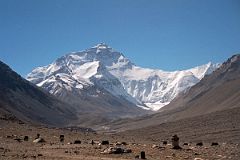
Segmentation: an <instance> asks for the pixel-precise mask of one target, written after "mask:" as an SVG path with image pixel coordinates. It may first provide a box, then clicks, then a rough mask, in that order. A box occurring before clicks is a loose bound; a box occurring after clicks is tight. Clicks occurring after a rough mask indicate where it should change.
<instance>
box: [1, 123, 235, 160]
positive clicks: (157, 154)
mask: <svg viewBox="0 0 240 160" xmlns="http://www.w3.org/2000/svg"><path fill="white" fill-rule="evenodd" d="M179 123H180V122H178V123H172V124H169V125H166V126H159V127H160V128H162V129H163V130H164V129H165V131H166V130H169V131H168V132H164V131H163V130H159V128H157V129H156V130H155V133H154V132H152V130H149V131H151V132H149V134H148V130H144V131H142V132H140V131H138V133H136V132H135V131H128V132H125V133H118V134H100V133H98V134H96V133H92V132H91V133H90V132H89V133H87V132H78V131H75V130H72V131H70V130H66V129H58V128H46V127H41V126H30V125H27V124H19V123H18V122H12V121H6V120H0V124H1V125H0V159H1V160H2V159H3V160H5V159H9V160H19V159H26V160H27V159H45V160H52V159H53V160H75V159H76V160H77V159H86V160H98V159H99V160H100V159H101V160H115V159H116V160H121V159H135V156H136V155H139V154H140V152H141V151H145V152H146V158H147V159H150V160H164V159H169V160H171V159H173V160H179V159H189V160H194V159H195V158H202V159H204V160H207V159H208V160H215V159H234V160H239V158H240V146H239V145H238V144H239V141H238V140H236V139H237V138H236V137H238V136H240V134H239V133H240V132H239V130H238V127H237V129H236V131H233V130H231V131H228V129H226V130H225V131H219V130H216V132H212V130H209V134H210V135H209V134H206V136H205V138H203V137H204V136H203V135H201V134H198V133H197V134H196V135H195V136H194V134H195V133H193V132H191V131H190V130H189V133H188V134H187V131H186V130H185V129H187V128H184V127H185V125H184V124H183V125H182V127H183V128H182V127H181V126H180V124H179ZM194 123H196V122H195V121H193V125H195V124H194ZM196 125H197V124H196ZM196 127H199V126H196ZM181 128H182V130H180V129H181ZM193 128H194V127H193ZM188 129H190V128H188ZM201 130H202V131H203V132H202V133H203V134H205V132H207V131H206V130H204V127H202V128H200V129H199V132H200V131H201ZM194 131H195V129H194ZM159 132H162V133H163V134H162V135H161V134H160V133H159ZM37 133H39V134H40V136H41V137H42V138H44V139H45V141H46V142H45V143H33V140H34V138H35V137H36V135H37ZM173 133H177V134H179V137H180V145H181V146H182V148H183V149H181V150H173V149H171V145H169V144H168V145H163V144H162V142H161V141H162V140H167V141H168V143H170V139H171V136H172V134H173ZM231 133H233V134H232V135H234V134H236V135H235V136H234V137H235V138H232V139H231V140H230V141H228V140H226V139H225V138H226V137H228V136H231ZM61 134H64V135H65V142H64V143H63V144H62V143H60V142H59V135H61ZM183 134H187V135H186V136H184V135H183ZM191 135H192V136H191ZM212 135H214V136H212ZM221 135H227V136H223V139H221ZM24 136H29V141H24V140H22V139H23V137H24ZM188 136H189V139H188V138H187V137H188ZM211 137H215V139H212V138H211ZM216 137H218V139H217V138H216ZM18 138H19V139H20V140H19V139H18ZM77 139H79V140H81V142H82V143H81V144H68V143H69V142H74V140H77ZM202 139H203V146H196V142H199V141H200V140H202ZM91 140H94V141H102V140H109V142H110V144H111V143H115V142H126V143H127V145H122V147H123V148H128V149H131V150H132V153H123V154H101V152H102V151H103V150H104V149H105V148H107V147H108V146H107V145H102V146H101V147H100V146H99V145H97V144H94V145H91V144H89V142H90V141H91ZM211 140H212V141H211ZM213 140H214V142H218V143H219V145H217V146H211V142H213ZM217 140H218V141H217ZM19 141H20V142H19ZM183 142H187V143H188V145H183ZM153 145H156V146H154V148H153Z"/></svg>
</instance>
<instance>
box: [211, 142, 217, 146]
mask: <svg viewBox="0 0 240 160" xmlns="http://www.w3.org/2000/svg"><path fill="white" fill-rule="evenodd" d="M218 145H219V144H218V143H217V142H212V144H211V146H218Z"/></svg>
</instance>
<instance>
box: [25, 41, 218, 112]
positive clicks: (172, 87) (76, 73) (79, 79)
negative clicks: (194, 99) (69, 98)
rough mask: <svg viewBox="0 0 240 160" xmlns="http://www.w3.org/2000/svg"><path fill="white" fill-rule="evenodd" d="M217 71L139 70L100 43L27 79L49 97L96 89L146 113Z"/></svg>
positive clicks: (211, 67) (211, 66)
mask: <svg viewBox="0 0 240 160" xmlns="http://www.w3.org/2000/svg"><path fill="white" fill-rule="evenodd" d="M218 67H219V64H213V63H211V62H209V63H207V64H204V65H201V66H197V67H194V68H191V69H187V70H182V71H173V72H169V71H163V70H157V69H148V68H142V67H139V66H136V65H135V64H133V63H132V62H131V61H130V60H129V59H128V58H126V57H125V56H124V55H123V54H122V53H120V52H118V51H115V50H114V49H112V48H111V47H109V46H108V45H106V44H105V43H100V44H97V45H96V46H94V47H91V48H89V49H86V50H84V51H79V52H72V53H69V54H67V55H65V56H62V57H60V58H58V59H57V60H56V61H55V62H53V63H52V64H49V65H47V66H44V67H38V68H36V69H34V70H33V71H32V72H31V73H30V74H28V76H27V79H28V80H29V81H31V82H33V83H35V84H37V85H38V86H41V87H44V88H45V89H47V90H48V91H49V92H50V93H60V92H62V90H60V89H59V88H61V87H62V88H65V90H68V91H73V90H75V89H78V90H81V89H83V88H84V86H95V87H96V88H103V89H104V90H106V91H107V92H109V93H111V94H112V95H114V96H117V97H124V99H126V100H128V101H130V102H132V103H135V104H136V105H140V106H144V104H145V105H147V106H148V109H151V110H158V109H160V108H161V107H163V106H164V105H167V104H168V103H170V102H171V100H173V99H174V98H175V97H176V96H177V95H178V94H179V93H180V92H182V91H184V90H186V89H188V88H190V87H191V86H193V85H195V84H196V83H198V82H199V81H200V80H201V79H202V78H203V77H204V76H205V75H207V74H210V73H212V72H213V71H214V70H215V69H216V68H218ZM69 86H70V87H69ZM56 91H57V92H56ZM81 92H83V91H81ZM96 95H97V94H96ZM145 109H146V107H145Z"/></svg>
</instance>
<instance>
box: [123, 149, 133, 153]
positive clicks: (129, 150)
mask: <svg viewBox="0 0 240 160" xmlns="http://www.w3.org/2000/svg"><path fill="white" fill-rule="evenodd" d="M124 153H132V150H131V149H125V150H124Z"/></svg>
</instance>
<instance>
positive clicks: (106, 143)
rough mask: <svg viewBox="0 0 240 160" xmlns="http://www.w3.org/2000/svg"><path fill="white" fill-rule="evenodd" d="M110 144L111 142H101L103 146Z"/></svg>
mask: <svg viewBox="0 0 240 160" xmlns="http://www.w3.org/2000/svg"><path fill="white" fill-rule="evenodd" d="M108 144H109V141H102V142H101V145H108Z"/></svg>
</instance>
